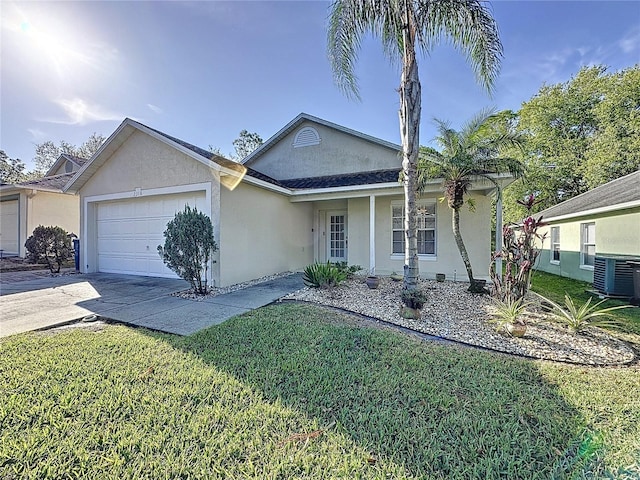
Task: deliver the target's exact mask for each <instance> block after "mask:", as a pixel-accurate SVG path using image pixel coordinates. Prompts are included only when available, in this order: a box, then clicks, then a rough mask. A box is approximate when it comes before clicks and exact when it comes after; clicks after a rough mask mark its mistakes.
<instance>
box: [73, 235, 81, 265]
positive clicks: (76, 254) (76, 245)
mask: <svg viewBox="0 0 640 480" xmlns="http://www.w3.org/2000/svg"><path fill="white" fill-rule="evenodd" d="M73 253H74V259H75V261H76V272H79V271H80V239H79V238H74V239H73Z"/></svg>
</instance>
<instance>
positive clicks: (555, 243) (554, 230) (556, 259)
mask: <svg viewBox="0 0 640 480" xmlns="http://www.w3.org/2000/svg"><path fill="white" fill-rule="evenodd" d="M549 261H550V262H551V263H560V227H551V255H550V256H549Z"/></svg>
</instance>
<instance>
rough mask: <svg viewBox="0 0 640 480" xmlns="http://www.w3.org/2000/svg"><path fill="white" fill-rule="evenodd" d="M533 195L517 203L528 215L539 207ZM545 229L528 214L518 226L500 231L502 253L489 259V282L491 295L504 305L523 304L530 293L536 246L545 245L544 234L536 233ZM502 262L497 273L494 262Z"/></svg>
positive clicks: (536, 253)
mask: <svg viewBox="0 0 640 480" xmlns="http://www.w3.org/2000/svg"><path fill="white" fill-rule="evenodd" d="M540 201H541V200H539V199H536V197H535V195H529V196H527V198H525V200H524V201H520V200H519V201H518V203H519V204H520V205H523V206H524V207H526V208H527V211H528V212H531V209H532V208H533V207H534V206H535V205H537V204H538V203H540ZM544 225H546V224H545V223H544V222H543V221H542V217H539V218H537V219H536V218H534V217H533V216H532V215H531V214H529V215H528V216H527V217H526V218H524V219H523V220H522V222H521V223H520V224H511V225H505V226H504V228H503V229H502V250H501V251H496V252H494V254H493V255H492V257H491V266H490V272H491V281H492V282H493V295H494V296H495V297H496V298H497V299H498V300H500V301H503V302H518V301H523V299H524V296H525V294H526V293H527V291H528V290H529V286H530V282H531V273H532V271H533V267H534V265H535V262H536V258H538V253H539V250H538V249H537V248H536V242H537V241H540V243H542V242H544V239H545V238H546V233H545V234H543V235H541V234H539V233H538V229H539V228H540V227H542V226H544ZM497 258H502V260H503V263H504V274H503V273H502V272H496V269H495V263H496V262H495V260H496V259H497Z"/></svg>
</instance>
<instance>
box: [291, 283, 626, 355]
mask: <svg viewBox="0 0 640 480" xmlns="http://www.w3.org/2000/svg"><path fill="white" fill-rule="evenodd" d="M420 287H421V288H423V289H424V290H425V291H426V292H427V296H428V301H427V303H426V304H425V306H424V308H423V310H422V318H421V319H419V320H408V319H404V318H402V317H401V316H400V315H399V311H400V307H401V301H400V291H401V289H402V283H400V282H393V281H391V280H390V279H389V278H382V281H381V283H380V286H379V288H378V289H375V290H372V289H369V288H368V287H367V286H366V284H365V283H364V280H363V278H360V277H354V278H353V279H351V280H349V281H347V282H345V283H344V284H342V285H340V286H339V287H336V288H332V289H312V288H307V287H305V288H302V289H301V290H298V291H297V292H294V293H293V294H290V295H287V296H285V297H284V298H283V299H285V300H300V301H305V302H313V303H317V304H321V305H327V306H331V307H335V308H339V309H342V310H345V311H348V312H355V313H358V314H361V315H365V316H366V317H370V318H372V319H378V320H381V321H383V322H385V323H388V324H392V325H399V326H401V327H404V328H408V329H410V330H412V331H416V332H421V333H425V334H428V335H431V336H434V337H437V338H440V339H445V340H450V341H454V342H456V343H461V344H466V345H471V346H476V347H481V348H485V349H489V350H493V351H497V352H502V353H508V354H512V355H518V356H522V357H526V358H534V359H543V360H552V361H557V362H565V363H573V364H582V365H591V366H623V365H629V364H632V363H634V362H636V361H637V355H636V352H635V350H634V348H633V347H632V346H630V345H629V344H627V343H625V342H623V341H622V340H620V339H617V338H615V337H613V336H612V335H610V334H608V333H607V332H605V331H603V330H599V329H593V328H591V329H588V330H587V331H586V332H584V333H580V334H573V333H570V332H569V331H568V330H567V329H565V328H564V327H562V326H560V325H558V324H556V323H553V322H550V321H549V320H548V319H547V318H546V316H545V315H544V313H543V312H542V311H539V310H535V309H531V311H530V312H529V320H528V327H527V334H526V335H525V337H523V338H516V337H511V336H508V335H506V334H502V333H497V332H496V331H495V329H494V327H493V326H492V325H491V324H490V323H489V322H488V319H489V318H490V314H491V309H492V305H491V300H490V298H489V297H487V296H482V295H473V294H471V293H469V292H467V285H466V284H464V283H456V282H435V281H431V280H422V281H421V282H420ZM532 300H535V299H532Z"/></svg>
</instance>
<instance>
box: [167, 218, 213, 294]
mask: <svg viewBox="0 0 640 480" xmlns="http://www.w3.org/2000/svg"><path fill="white" fill-rule="evenodd" d="M164 238H165V240H164V247H162V245H158V253H159V254H160V257H161V258H162V260H163V261H164V263H165V264H166V265H167V267H169V268H170V269H171V270H172V271H174V272H175V273H176V275H178V276H179V277H180V278H182V279H184V280H186V281H187V282H189V284H190V285H191V288H192V289H193V290H194V292H195V293H197V294H199V295H205V294H206V293H207V274H208V271H209V260H210V259H211V255H213V254H214V253H215V252H216V251H217V250H218V246H217V245H216V242H215V240H214V238H213V225H212V223H211V219H210V218H209V217H208V216H207V215H205V214H204V213H202V212H198V209H196V208H193V209H191V207H190V206H189V205H187V206H186V207H184V212H178V213H176V216H175V217H174V218H173V220H171V221H170V222H169V223H167V229H166V230H165V232H164ZM214 262H215V261H214Z"/></svg>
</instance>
